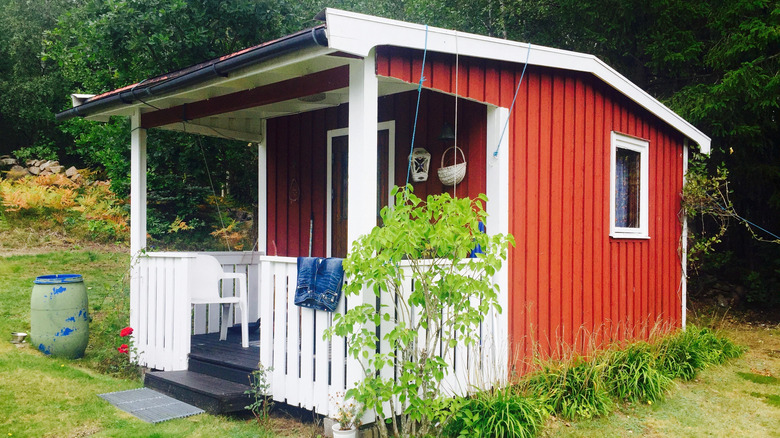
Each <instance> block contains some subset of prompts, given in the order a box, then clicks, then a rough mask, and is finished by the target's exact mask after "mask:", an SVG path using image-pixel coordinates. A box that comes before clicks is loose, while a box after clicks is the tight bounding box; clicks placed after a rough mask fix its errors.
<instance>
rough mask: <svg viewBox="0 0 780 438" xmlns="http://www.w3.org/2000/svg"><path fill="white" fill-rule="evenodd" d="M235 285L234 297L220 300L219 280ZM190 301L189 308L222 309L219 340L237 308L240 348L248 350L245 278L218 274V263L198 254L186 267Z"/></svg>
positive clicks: (237, 274)
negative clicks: (234, 306) (231, 281)
mask: <svg viewBox="0 0 780 438" xmlns="http://www.w3.org/2000/svg"><path fill="white" fill-rule="evenodd" d="M230 279H232V280H233V281H234V282H235V281H238V296H235V297H222V296H221V294H220V293H219V291H220V286H219V281H220V280H230ZM189 280H190V300H191V302H192V304H212V303H218V304H220V307H221V308H222V323H221V324H220V330H219V340H220V341H224V340H226V339H227V328H228V327H227V323H228V317H229V315H230V312H231V311H232V310H233V305H234V304H238V309H239V311H240V312H241V346H242V347H244V348H248V347H249V325H248V320H249V317H248V314H247V304H246V274H240V273H230V272H225V271H223V270H222V265H221V264H220V263H219V261H218V260H217V259H216V258H214V257H212V256H210V255H206V254H198V255H197V256H196V257H195V258H194V259H192V261H191V263H190V276H189Z"/></svg>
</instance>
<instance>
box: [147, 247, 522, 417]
mask: <svg viewBox="0 0 780 438" xmlns="http://www.w3.org/2000/svg"><path fill="white" fill-rule="evenodd" d="M210 254H211V255H214V256H215V257H217V258H218V259H219V260H220V262H221V263H222V264H223V266H225V269H226V271H229V272H246V273H247V277H248V283H249V285H248V286H249V287H248V291H249V297H248V298H249V309H250V311H249V314H250V316H249V319H250V321H256V320H257V318H258V317H259V319H260V358H259V359H260V361H261V362H262V363H263V365H264V366H266V367H271V368H272V371H270V379H269V380H270V383H271V394H272V396H273V398H274V400H276V401H279V402H283V403H286V404H289V405H293V406H299V407H302V408H305V409H308V410H311V411H315V412H317V413H319V414H323V415H329V414H330V412H331V411H332V409H333V406H332V401H333V400H336V399H338V396H337V395H336V394H337V393H341V394H343V393H344V392H345V391H346V389H347V387H348V386H352V385H353V384H354V383H355V382H358V381H360V380H361V379H362V377H363V368H362V366H361V364H360V363H359V362H358V361H357V360H356V359H354V358H352V357H348V356H347V353H346V347H347V346H346V341H345V340H344V338H340V337H335V338H333V339H332V340H325V339H324V338H323V333H324V332H325V330H326V329H327V328H328V327H330V326H331V324H332V322H333V315H334V314H333V313H328V312H323V311H315V310H312V309H308V308H301V307H298V306H295V305H294V303H293V300H294V297H295V286H296V283H297V265H296V259H295V258H293V257H272V256H261V255H258V254H256V253H210ZM193 256H194V253H148V254H145V255H144V256H142V257H139V258H138V261H137V263H136V264H135V265H134V267H133V277H132V286H131V324H132V325H133V327H134V328H136V332H135V347H136V348H137V351H138V353H137V359H138V362H139V363H140V364H142V365H146V366H148V367H152V368H156V369H163V370H183V369H187V354H189V350H190V336H191V335H192V334H199V333H210V332H215V331H218V330H219V311H218V309H217V308H216V307H214V308H211V306H205V305H204V306H196V307H195V309H191V307H192V306H190V304H189V297H188V296H187V278H188V269H189V261H190V259H191V258H192V257H193ZM408 277H409V276H407V280H406V281H407V283H406V284H405V285H404V286H405V287H404V289H405V290H406V291H411V284H410V280H409V279H408ZM223 293H229V294H232V293H233V290H232V286H230V285H228V286H226V290H224V291H223ZM502 293H505V291H502ZM363 299H365V300H366V302H368V303H371V304H375V305H378V306H388V305H389V306H392V304H393V299H394V297H392V296H391V295H390V294H389V293H382V295H381V296H380V297H379V299H377V298H376V296H375V295H373V293H370V292H367V293H366V294H364V297H363ZM357 301H358V298H357V297H350V298H349V299H342V300H341V301H340V302H339V305H338V308H337V309H336V312H335V313H343V312H344V309H345V308H350V307H354V306H355V305H357V304H358V303H357ZM412 318H413V319H414V318H416V315H412ZM393 324H394V322H393V321H392V320H391V321H384V320H383V321H382V323H381V325H380V326H379V327H378V328H377V331H378V333H377V334H378V335H379V338H380V339H381V334H382V333H387V332H389V331H390V330H392V328H393ZM502 325H503V324H501V323H500V322H499V321H498V319H497V318H496V315H489V316H488V318H487V319H486V320H485V321H484V322H483V323H482V324H481V326H480V327H479V331H480V332H479V335H480V340H481V341H480V343H479V344H478V345H475V346H471V347H469V348H466V347H464V346H462V345H458V346H456V347H455V348H452V349H447V348H445V349H444V350H443V351H442V350H441V346H437V347H436V351H435V353H437V354H439V353H443V356H444V357H445V358H446V359H447V361H448V363H449V364H450V367H449V370H448V373H447V375H446V377H445V379H444V390H445V391H446V392H447V393H449V394H463V393H466V392H467V391H469V390H472V389H473V388H474V387H479V386H487V385H490V384H492V383H494V382H496V381H497V380H501V379H503V378H506V376H507V368H506V366H507V357H506V351H507V346H506V339H507V337H506V327H502ZM421 335H423V336H424V333H421ZM379 349H380V351H381V352H383V353H385V352H388V349H389V344H388V343H387V342H385V341H381V342H380V344H379ZM381 372H382V373H383V376H384V377H387V378H390V377H392V376H393V372H394V371H393V370H392V369H387V368H386V369H383V370H382V371H381ZM371 420H373V419H372V418H370V417H366V418H364V421H371Z"/></svg>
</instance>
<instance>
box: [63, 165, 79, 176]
mask: <svg viewBox="0 0 780 438" xmlns="http://www.w3.org/2000/svg"><path fill="white" fill-rule="evenodd" d="M78 173H79V171H78V169H76V167H74V166H70V167H68V170H66V171H65V176H67V177H68V178H73V175H78Z"/></svg>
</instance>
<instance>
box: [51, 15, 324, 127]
mask: <svg viewBox="0 0 780 438" xmlns="http://www.w3.org/2000/svg"><path fill="white" fill-rule="evenodd" d="M318 47H320V48H321V47H328V41H327V35H326V32H325V28H324V26H319V27H315V28H313V29H311V32H305V33H300V34H298V35H295V36H293V37H291V38H287V39H282V40H279V41H277V42H275V43H273V44H269V45H267V46H262V47H259V48H257V49H255V50H251V51H247V52H245V53H242V54H240V55H237V56H234V57H231V58H228V59H225V60H222V61H217V62H214V63H213V64H209V65H207V66H204V67H203V68H199V69H196V70H193V71H191V72H188V73H186V74H184V75H181V76H178V77H175V78H172V79H169V80H165V81H162V82H157V83H154V84H150V85H148V86H144V85H143V81H142V82H141V83H139V84H136V85H135V86H132V87H127V88H126V89H124V90H122V91H119V92H115V93H113V94H112V93H108V94H107V95H106V96H105V97H101V96H97V97H95V98H92V99H89V100H87V101H84V102H83V103H81V104H80V105H78V106H74V107H73V108H70V109H68V110H65V111H62V112H60V113H57V114H56V116H55V118H56V120H57V121H63V120H68V119H71V118H74V117H95V116H99V115H100V114H101V113H104V112H107V111H109V110H112V109H115V108H117V107H121V106H130V105H135V104H138V103H142V102H143V101H144V100H146V99H149V98H151V97H154V96H161V95H165V94H169V93H172V92H175V91H178V90H182V89H185V88H188V87H192V86H195V85H197V84H202V83H205V82H208V81H210V80H213V79H218V78H222V77H227V76H228V75H229V74H231V73H233V72H236V71H238V70H242V69H245V68H248V67H251V66H253V65H258V64H262V63H265V62H268V61H271V60H274V59H277V58H280V57H282V56H285V55H288V54H292V53H294V52H299V51H303V50H306V49H310V48H318ZM74 103H75V102H74Z"/></svg>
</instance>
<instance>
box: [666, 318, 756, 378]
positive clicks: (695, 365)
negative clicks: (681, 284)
mask: <svg viewBox="0 0 780 438" xmlns="http://www.w3.org/2000/svg"><path fill="white" fill-rule="evenodd" d="M656 348H657V356H658V359H657V360H658V368H659V369H660V370H661V372H663V373H664V374H666V375H667V376H669V377H671V378H677V377H679V378H681V379H683V380H691V379H693V378H694V377H696V373H697V372H698V371H699V370H701V369H703V368H706V367H708V366H710V365H719V364H722V363H723V362H725V361H726V360H728V359H732V358H736V357H739V356H741V355H742V353H743V352H744V349H743V348H742V347H740V346H737V345H735V344H734V343H733V342H731V341H730V340H728V339H727V338H725V337H721V336H718V335H716V334H715V333H714V332H713V331H712V330H710V329H708V328H699V327H696V326H694V325H689V326H688V327H687V328H686V329H685V330H684V331H680V332H678V333H676V334H674V335H672V336H669V337H667V338H664V339H662V340H661V341H660V342H659V343H658V344H657V346H656Z"/></svg>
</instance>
